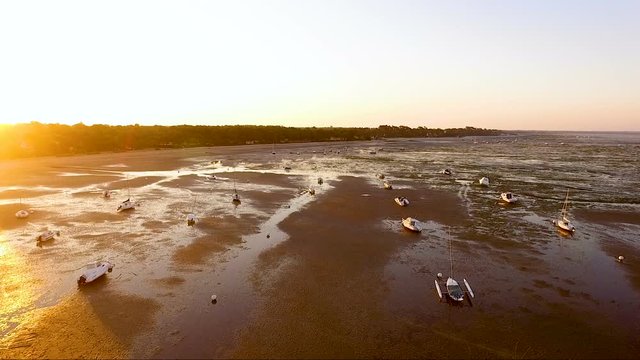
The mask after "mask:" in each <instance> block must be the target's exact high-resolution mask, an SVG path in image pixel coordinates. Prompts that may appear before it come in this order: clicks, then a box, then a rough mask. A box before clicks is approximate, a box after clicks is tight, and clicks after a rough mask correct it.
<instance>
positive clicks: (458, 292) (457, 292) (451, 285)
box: [434, 235, 475, 304]
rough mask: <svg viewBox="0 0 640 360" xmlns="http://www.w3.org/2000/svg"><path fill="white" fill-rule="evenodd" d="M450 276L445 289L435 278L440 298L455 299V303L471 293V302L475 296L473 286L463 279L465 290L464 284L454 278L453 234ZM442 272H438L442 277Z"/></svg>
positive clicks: (450, 249) (469, 298)
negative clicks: (463, 286)
mask: <svg viewBox="0 0 640 360" xmlns="http://www.w3.org/2000/svg"><path fill="white" fill-rule="evenodd" d="M449 265H450V268H449V274H450V275H449V277H448V278H447V281H446V282H445V284H444V286H445V290H444V291H443V290H442V289H441V288H440V284H438V280H434V282H435V284H436V291H437V292H438V297H440V300H443V299H445V296H446V299H448V300H452V301H454V303H461V302H462V301H463V300H464V294H469V296H470V297H467V300H469V304H471V298H474V297H475V295H474V294H473V290H471V286H470V285H469V283H468V282H467V279H462V281H463V282H464V285H465V287H466V288H467V290H464V289H463V288H462V286H461V285H460V284H459V283H458V282H457V281H456V280H455V279H454V278H453V245H452V242H451V235H449ZM441 277H442V274H440V273H439V274H438V278H441Z"/></svg>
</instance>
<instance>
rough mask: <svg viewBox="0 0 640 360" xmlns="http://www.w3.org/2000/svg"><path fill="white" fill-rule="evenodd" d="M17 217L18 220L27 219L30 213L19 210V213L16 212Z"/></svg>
mask: <svg viewBox="0 0 640 360" xmlns="http://www.w3.org/2000/svg"><path fill="white" fill-rule="evenodd" d="M16 217H17V218H18V219H25V218H27V217H29V212H28V211H27V210H24V209H23V210H18V212H16Z"/></svg>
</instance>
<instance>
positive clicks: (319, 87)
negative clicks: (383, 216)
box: [0, 0, 640, 131]
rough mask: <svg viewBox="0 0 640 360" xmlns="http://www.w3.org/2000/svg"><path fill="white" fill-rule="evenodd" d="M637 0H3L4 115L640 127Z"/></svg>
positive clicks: (25, 118)
mask: <svg viewBox="0 0 640 360" xmlns="http://www.w3.org/2000/svg"><path fill="white" fill-rule="evenodd" d="M638 19H640V1H637V0H630V1H622V0H617V1H616V0H611V1H609V0H607V1H600V0H598V1H589V0H580V1H578V0H576V1H569V0H536V1H534V0H531V1H520V0H504V1H497V0H487V1H483V0H468V1H463V0H459V1H456V0H451V1H444V0H438V1H429V0H422V1H412V0H393V1H382V0H320V1H316V0H288V1H287V0H255V1H249V0H233V1H222V0H217V1H216V0H211V1H161V0H153V1H134V0H132V1H117V0H116V1H64V0H59V1H30V0H24V1H2V2H0V49H1V51H0V124H3V123H4V124H10V123H23V122H30V121H39V122H43V123H63V124H75V123H79V122H82V123H84V124H87V125H90V124H112V125H126V124H135V123H138V124H141V125H154V124H158V125H175V124H206V125H235V124H257V125H284V126H318V127H320V126H336V127H338V126H346V127H361V126H366V127H377V126H379V125H383V124H386V125H406V126H411V127H417V126H426V127H440V128H449V127H464V126H474V127H482V128H496V129H505V130H517V129H520V130H584V131H589V130H601V131H640V21H639V20H638Z"/></svg>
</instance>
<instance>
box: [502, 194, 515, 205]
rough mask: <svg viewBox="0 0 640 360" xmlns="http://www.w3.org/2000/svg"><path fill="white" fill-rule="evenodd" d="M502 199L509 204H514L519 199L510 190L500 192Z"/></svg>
mask: <svg viewBox="0 0 640 360" xmlns="http://www.w3.org/2000/svg"><path fill="white" fill-rule="evenodd" d="M500 200H502V201H504V202H506V203H507V204H513V203H515V202H517V201H518V198H517V197H516V196H515V195H513V194H512V193H510V192H503V193H502V194H500Z"/></svg>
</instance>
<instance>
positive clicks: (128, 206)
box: [116, 199, 136, 212]
mask: <svg viewBox="0 0 640 360" xmlns="http://www.w3.org/2000/svg"><path fill="white" fill-rule="evenodd" d="M135 208H136V205H135V204H134V203H133V202H132V201H131V199H127V200H125V201H123V202H121V203H120V205H118V209H116V211H117V212H120V211H125V210H130V209H135Z"/></svg>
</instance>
